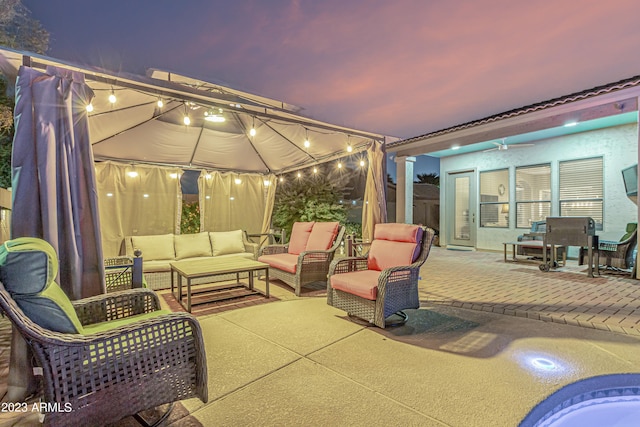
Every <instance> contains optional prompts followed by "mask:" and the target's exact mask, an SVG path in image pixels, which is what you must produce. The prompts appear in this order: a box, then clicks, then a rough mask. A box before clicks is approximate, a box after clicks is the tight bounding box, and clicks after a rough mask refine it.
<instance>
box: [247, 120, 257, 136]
mask: <svg viewBox="0 0 640 427" xmlns="http://www.w3.org/2000/svg"><path fill="white" fill-rule="evenodd" d="M249 135H251V136H256V118H255V117H254V118H253V123H252V124H251V130H250V131H249Z"/></svg>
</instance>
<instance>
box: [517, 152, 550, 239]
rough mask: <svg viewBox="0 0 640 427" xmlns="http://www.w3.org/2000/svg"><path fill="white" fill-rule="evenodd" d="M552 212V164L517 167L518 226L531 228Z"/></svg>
mask: <svg viewBox="0 0 640 427" xmlns="http://www.w3.org/2000/svg"><path fill="white" fill-rule="evenodd" d="M550 214H551V165H550V164H544V165H535V166H522V167H518V168H516V227H518V228H530V227H531V223H532V222H535V221H544V220H545V219H546V218H547V217H548V216H549V215H550Z"/></svg>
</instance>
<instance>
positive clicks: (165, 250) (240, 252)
mask: <svg viewBox="0 0 640 427" xmlns="http://www.w3.org/2000/svg"><path fill="white" fill-rule="evenodd" d="M136 249H139V250H141V251H142V258H143V260H144V262H143V265H142V271H143V274H144V278H145V281H146V283H147V286H148V287H149V288H151V289H167V288H169V287H171V265H170V263H171V262H173V261H178V260H183V259H202V258H217V257H218V258H219V257H225V258H246V259H256V258H257V254H258V249H259V248H258V245H257V244H256V243H252V242H250V241H249V240H248V239H247V234H246V232H244V231H242V230H233V231H210V232H202V233H196V234H159V235H153V236H127V237H125V238H124V242H123V250H122V251H121V252H123V255H127V256H133V255H134V251H135V250H136ZM245 274H246V273H245ZM235 277H236V275H235V274H234V275H227V276H219V277H217V278H216V279H215V280H230V279H234V278H235ZM200 280H201V282H200V283H204V282H211V281H212V279H211V278H205V279H200ZM193 283H194V284H197V283H199V282H198V280H197V279H196V280H194V282H193Z"/></svg>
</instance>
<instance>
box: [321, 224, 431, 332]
mask: <svg viewBox="0 0 640 427" xmlns="http://www.w3.org/2000/svg"><path fill="white" fill-rule="evenodd" d="M434 235H435V232H434V231H433V230H432V229H430V228H423V227H421V226H417V225H409V224H377V225H376V227H375V229H374V237H373V241H372V242H371V248H370V249H369V252H368V254H367V255H366V256H362V257H347V258H342V259H338V260H335V261H333V262H332V263H331V267H330V268H329V280H328V281H327V304H329V305H331V306H334V307H336V308H339V309H341V310H344V311H346V312H347V313H348V314H349V315H351V316H355V317H358V318H361V319H363V320H366V321H367V322H369V323H373V324H374V325H376V326H379V327H380V328H384V327H385V326H386V320H385V319H387V318H388V317H390V316H391V315H393V314H397V315H399V316H400V317H401V319H402V321H406V319H407V316H406V314H405V313H404V312H403V310H406V309H412V308H419V307H420V300H419V298H418V278H419V273H420V267H421V266H422V264H424V262H425V261H426V260H427V257H428V256H429V251H430V250H431V244H432V242H433V238H434Z"/></svg>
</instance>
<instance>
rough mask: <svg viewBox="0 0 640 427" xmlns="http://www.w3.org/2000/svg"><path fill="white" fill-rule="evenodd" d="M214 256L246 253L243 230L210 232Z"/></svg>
mask: <svg viewBox="0 0 640 427" xmlns="http://www.w3.org/2000/svg"><path fill="white" fill-rule="evenodd" d="M209 237H210V240H211V249H212V252H213V256H218V255H225V254H237V253H241V252H245V249H244V243H243V241H242V230H233V231H210V232H209Z"/></svg>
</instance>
